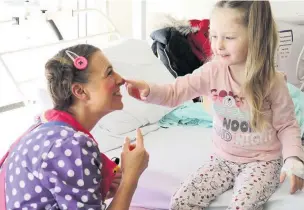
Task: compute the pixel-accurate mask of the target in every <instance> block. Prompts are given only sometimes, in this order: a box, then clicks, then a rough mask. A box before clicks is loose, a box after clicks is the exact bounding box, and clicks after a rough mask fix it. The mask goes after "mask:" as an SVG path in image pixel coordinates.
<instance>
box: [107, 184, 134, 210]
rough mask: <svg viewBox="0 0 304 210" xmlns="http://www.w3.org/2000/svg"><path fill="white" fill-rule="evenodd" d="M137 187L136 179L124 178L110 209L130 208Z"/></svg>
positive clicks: (121, 209)
mask: <svg viewBox="0 0 304 210" xmlns="http://www.w3.org/2000/svg"><path fill="white" fill-rule="evenodd" d="M136 187H137V180H136V179H134V180H122V182H121V184H120V186H119V188H118V190H117V192H116V194H115V196H114V198H113V200H112V202H111V204H110V206H109V207H108V210H118V209H119V210H128V209H129V207H130V203H131V200H132V197H133V195H134V192H135V189H136Z"/></svg>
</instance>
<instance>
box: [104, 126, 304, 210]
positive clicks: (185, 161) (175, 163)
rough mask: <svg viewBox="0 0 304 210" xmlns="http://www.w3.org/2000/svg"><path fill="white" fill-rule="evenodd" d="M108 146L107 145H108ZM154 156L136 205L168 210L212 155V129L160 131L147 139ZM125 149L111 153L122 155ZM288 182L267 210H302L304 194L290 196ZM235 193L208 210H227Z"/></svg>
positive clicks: (146, 145)
mask: <svg viewBox="0 0 304 210" xmlns="http://www.w3.org/2000/svg"><path fill="white" fill-rule="evenodd" d="M104 143H105V142H104ZM145 147H146V149H147V151H148V152H149V154H150V162H149V167H148V168H147V169H146V171H145V172H144V173H143V175H142V177H141V179H140V181H139V184H138V188H137V191H136V193H135V195H134V197H133V200H132V206H139V207H146V208H151V209H168V206H169V202H170V197H171V195H172V194H173V193H174V192H175V190H176V189H177V188H178V187H179V185H180V183H181V182H182V181H183V180H184V179H185V178H186V177H187V176H188V175H189V174H191V173H193V172H195V171H196V169H197V168H198V167H200V166H201V165H202V164H203V163H204V161H207V160H208V159H209V157H210V155H212V141H211V129H210V128H201V127H172V128H167V129H164V128H160V129H158V130H156V131H153V132H150V133H148V134H147V135H146V136H145ZM120 152H121V148H118V149H115V150H112V151H110V152H107V153H106V154H107V155H108V156H109V157H113V156H119V154H120ZM289 186H290V185H289V182H288V180H286V181H285V182H284V183H283V184H282V185H281V186H280V187H279V189H278V190H277V192H276V193H275V194H274V195H273V196H272V197H271V199H270V200H269V201H268V203H267V204H266V207H265V210H287V209H293V210H302V209H304V199H303V198H304V192H298V193H297V194H295V195H290V194H289ZM231 197H232V190H229V191H227V192H225V193H224V194H222V195H221V196H219V197H218V198H217V199H216V200H215V201H214V202H213V203H212V204H211V206H210V207H209V208H207V209H208V210H224V209H226V208H227V205H228V204H229V202H230V199H231Z"/></svg>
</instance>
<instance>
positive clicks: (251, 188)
mask: <svg viewBox="0 0 304 210" xmlns="http://www.w3.org/2000/svg"><path fill="white" fill-rule="evenodd" d="M281 167H282V160H273V161H268V162H263V161H257V162H253V163H248V164H244V165H243V166H242V167H241V172H240V173H239V175H238V176H237V177H236V179H235V186H234V188H233V190H234V192H233V198H232V201H231V204H230V205H229V207H228V209H229V210H262V209H263V205H264V204H265V203H266V202H267V201H268V199H269V198H270V196H271V195H272V194H273V193H274V192H275V191H276V189H277V188H278V186H279V182H280V171H281Z"/></svg>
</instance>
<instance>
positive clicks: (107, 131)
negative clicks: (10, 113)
mask: <svg viewBox="0 0 304 210" xmlns="http://www.w3.org/2000/svg"><path fill="white" fill-rule="evenodd" d="M302 37H303V36H302ZM298 38H301V36H300V35H298ZM95 41H96V40H95ZM88 43H90V42H88ZM301 43H302V45H301V46H303V44H304V42H303V41H302V42H301ZM94 44H95V45H97V46H99V47H100V48H101V49H102V51H103V52H104V54H105V55H106V56H107V57H108V58H109V60H110V61H111V62H112V64H113V67H114V69H115V70H116V71H117V72H118V73H120V74H121V75H122V76H124V77H126V78H133V79H144V80H147V81H149V82H157V83H168V82H172V81H173V80H174V78H173V76H172V75H171V74H170V73H169V72H168V70H167V69H166V68H165V67H164V65H163V64H162V63H161V61H160V60H158V59H157V58H156V57H155V56H154V55H153V53H152V51H151V49H150V46H149V44H148V42H147V41H141V40H134V39H122V40H119V41H117V42H113V43H112V44H110V45H108V46H107V47H105V46H102V45H99V44H98V42H94ZM293 44H295V41H294V43H293ZM297 44H299V43H297ZM52 50H53V51H54V48H52ZM300 51H301V49H300V50H299V52H298V53H296V52H295V51H292V52H291V53H290V55H293V56H296V57H295V58H293V57H292V56H290V58H292V59H291V60H294V63H292V64H290V63H289V64H285V65H287V66H289V67H290V68H293V70H292V72H291V73H292V74H293V75H294V73H295V68H296V63H297V60H298V57H299V53H300ZM48 54H50V53H48ZM294 54H295V55H294ZM287 60H288V59H285V60H283V61H282V60H281V61H280V62H281V63H280V64H281V65H283V64H282V63H283V62H284V61H285V62H287ZM287 73H288V72H287ZM38 90H39V91H38V92H37V98H36V102H37V103H36V104H37V106H40V107H39V108H40V110H42V109H46V108H50V107H51V103H50V99H49V98H48V97H47V94H46V92H45V89H43V87H42V88H38ZM122 95H123V102H124V105H125V107H124V109H123V110H121V111H116V112H113V113H111V114H109V115H107V116H106V117H104V118H103V119H102V120H100V122H99V123H98V124H97V125H96V126H95V128H94V129H93V131H92V134H93V135H94V136H95V138H96V140H97V141H98V142H99V147H100V150H101V151H102V152H104V153H105V154H106V155H108V156H109V157H117V156H120V153H121V145H122V144H123V142H124V138H125V137H126V136H129V137H130V138H131V139H132V140H134V138H135V129H136V128H138V127H141V128H142V131H143V134H144V139H145V146H146V148H147V150H148V152H149V153H150V163H149V167H148V168H147V170H146V171H145V172H144V173H143V175H142V177H141V179H140V181H139V184H138V188H137V191H136V193H135V195H134V198H133V200H132V206H139V207H146V208H150V209H168V206H169V202H170V197H171V195H172V194H173V193H174V192H175V190H176V189H177V188H178V187H179V185H180V183H181V182H182V181H183V180H184V179H185V178H186V177H187V176H188V175H189V174H191V173H193V172H195V171H196V169H197V168H198V167H199V166H201V165H202V164H203V163H204V162H205V161H207V160H208V158H209V157H210V155H211V154H212V140H211V131H212V128H202V127H171V128H161V127H160V126H159V125H158V121H159V120H160V119H161V118H162V117H163V116H164V115H165V114H167V113H169V112H170V111H172V109H171V108H166V107H160V106H157V105H151V104H144V103H142V102H139V101H136V100H134V99H132V98H130V97H129V96H128V95H127V93H126V91H125V90H124V89H122ZM36 110H38V109H36ZM231 193H232V191H231V190H230V191H227V192H226V193H224V194H223V195H221V196H220V197H218V198H217V199H216V200H215V201H214V202H213V203H212V205H211V206H210V207H209V208H208V209H209V210H223V209H226V208H227V204H228V203H229V201H230V198H231ZM303 198H304V194H303V193H297V194H296V195H290V194H289V183H288V181H286V182H285V183H283V184H282V185H281V186H280V188H279V189H278V190H277V192H276V193H275V194H274V195H273V196H272V197H271V199H270V200H269V202H268V203H267V205H266V208H265V209H266V210H285V209H293V210H300V209H303V206H304V199H303Z"/></svg>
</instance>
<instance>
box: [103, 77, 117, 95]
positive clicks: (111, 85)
mask: <svg viewBox="0 0 304 210" xmlns="http://www.w3.org/2000/svg"><path fill="white" fill-rule="evenodd" d="M105 88H106V89H107V90H108V91H109V92H114V91H115V89H117V86H116V84H115V80H114V79H110V80H109V81H108V82H107V84H106V85H105Z"/></svg>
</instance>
